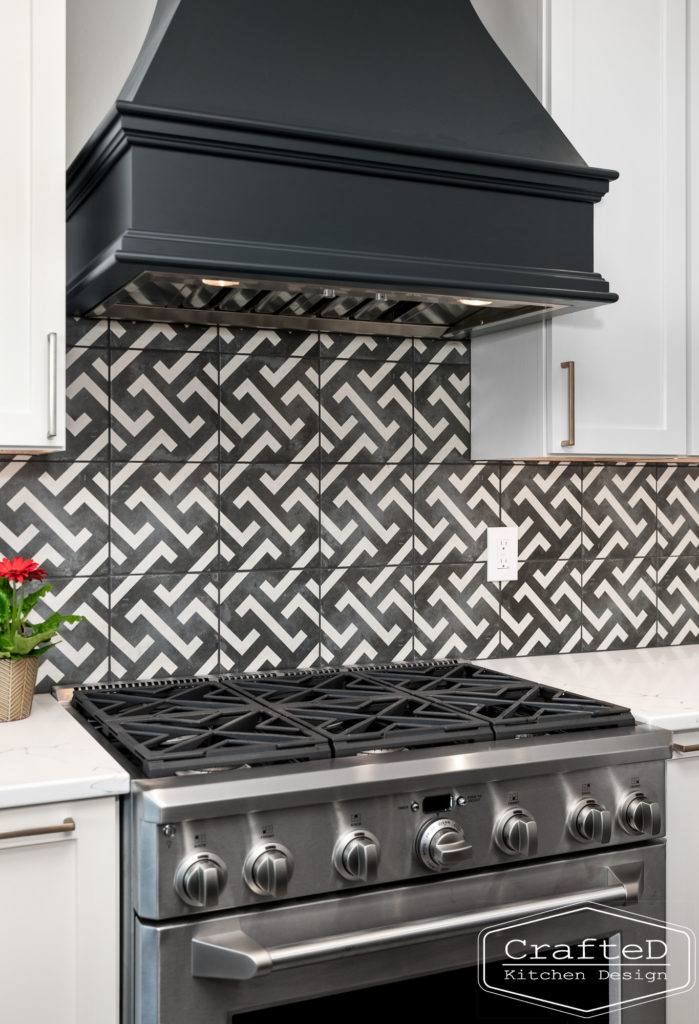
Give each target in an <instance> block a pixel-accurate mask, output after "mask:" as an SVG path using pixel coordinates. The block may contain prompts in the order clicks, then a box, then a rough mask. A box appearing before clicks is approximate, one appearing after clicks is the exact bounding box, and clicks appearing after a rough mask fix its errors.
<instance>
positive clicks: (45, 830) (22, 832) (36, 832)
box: [0, 818, 75, 839]
mask: <svg viewBox="0 0 699 1024" xmlns="http://www.w3.org/2000/svg"><path fill="white" fill-rule="evenodd" d="M55 832H75V822H74V821H73V819H72V818H64V819H63V824H62V825H43V826H41V827H40V828H18V829H16V831H14V832H0V839H24V837H25V836H50V835H53V834H54V833H55Z"/></svg>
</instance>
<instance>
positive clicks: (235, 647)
mask: <svg viewBox="0 0 699 1024" xmlns="http://www.w3.org/2000/svg"><path fill="white" fill-rule="evenodd" d="M318 595H319V573H318V571H317V570H316V571H315V572H305V571H300V570H294V569H290V570H288V571H286V572H271V571H266V572H236V573H222V574H221V590H220V609H221V670H222V671H224V672H228V671H241V672H242V671H244V672H257V671H263V670H265V669H273V668H302V667H303V668H307V667H312V666H314V665H317V663H318V639H319V632H318V624H319V602H318Z"/></svg>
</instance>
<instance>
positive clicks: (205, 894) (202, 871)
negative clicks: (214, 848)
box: [175, 853, 228, 907]
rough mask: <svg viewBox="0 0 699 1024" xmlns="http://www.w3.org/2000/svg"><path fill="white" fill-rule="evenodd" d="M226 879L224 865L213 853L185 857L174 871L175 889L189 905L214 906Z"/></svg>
mask: <svg viewBox="0 0 699 1024" xmlns="http://www.w3.org/2000/svg"><path fill="white" fill-rule="evenodd" d="M227 879H228V872H227V870H226V865H225V864H224V863H223V861H222V860H221V858H220V857H217V856H216V854H215V853H197V854H194V855H193V856H191V857H187V858H185V860H183V861H181V862H180V864H179V865H178V868H177V871H176V872H175V891H176V892H177V895H178V896H179V897H180V899H181V900H184V902H185V903H189V905H190V906H191V907H215V906H216V905H217V903H218V901H219V896H220V894H221V889H223V887H224V885H225V884H226V881H227Z"/></svg>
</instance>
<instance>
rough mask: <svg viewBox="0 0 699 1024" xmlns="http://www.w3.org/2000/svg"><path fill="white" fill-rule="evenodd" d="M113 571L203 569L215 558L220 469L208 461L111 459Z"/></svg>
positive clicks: (214, 563)
mask: <svg viewBox="0 0 699 1024" xmlns="http://www.w3.org/2000/svg"><path fill="white" fill-rule="evenodd" d="M111 494H112V501H111V571H112V572H115V573H120V574H128V573H146V572H161V573H162V572H176V573H180V574H181V573H185V572H203V571H204V570H214V569H216V568H217V563H218V472H217V467H216V466H215V465H212V464H211V463H207V462H185V463H184V464H183V465H176V464H174V463H172V462H126V463H124V462H115V463H113V464H112V479H111Z"/></svg>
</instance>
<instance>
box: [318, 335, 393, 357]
mask: <svg viewBox="0 0 699 1024" xmlns="http://www.w3.org/2000/svg"><path fill="white" fill-rule="evenodd" d="M320 354H321V356H325V357H326V358H330V359H377V360H379V361H380V362H388V361H396V360H400V361H402V360H405V359H412V357H413V342H412V338H401V337H399V336H396V337H374V336H372V335H369V334H356V335H355V334H340V333H339V332H338V333H335V332H331V333H330V334H323V333H321V335H320Z"/></svg>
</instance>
